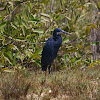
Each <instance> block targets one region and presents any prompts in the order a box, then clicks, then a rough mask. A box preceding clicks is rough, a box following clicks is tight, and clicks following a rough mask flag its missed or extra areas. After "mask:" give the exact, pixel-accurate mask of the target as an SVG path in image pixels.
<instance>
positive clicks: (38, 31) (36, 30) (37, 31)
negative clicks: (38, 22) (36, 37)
mask: <svg viewBox="0 0 100 100" xmlns="http://www.w3.org/2000/svg"><path fill="white" fill-rule="evenodd" d="M33 32H36V33H44V31H43V30H40V29H35V30H33Z"/></svg>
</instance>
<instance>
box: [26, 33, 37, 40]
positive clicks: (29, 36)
mask: <svg viewBox="0 0 100 100" xmlns="http://www.w3.org/2000/svg"><path fill="white" fill-rule="evenodd" d="M35 35H36V34H30V35H27V36H26V39H29V38H31V37H33V36H35Z"/></svg>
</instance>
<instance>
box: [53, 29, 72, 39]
mask: <svg viewBox="0 0 100 100" xmlns="http://www.w3.org/2000/svg"><path fill="white" fill-rule="evenodd" d="M59 33H61V34H62V33H65V34H69V35H71V34H70V33H68V32H65V31H64V30H62V29H60V28H55V29H54V31H53V37H56V36H57V35H58V34H59Z"/></svg>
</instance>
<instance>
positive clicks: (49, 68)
mask: <svg viewBox="0 0 100 100" xmlns="http://www.w3.org/2000/svg"><path fill="white" fill-rule="evenodd" d="M48 70H49V74H50V71H51V64H50V65H49V67H48Z"/></svg>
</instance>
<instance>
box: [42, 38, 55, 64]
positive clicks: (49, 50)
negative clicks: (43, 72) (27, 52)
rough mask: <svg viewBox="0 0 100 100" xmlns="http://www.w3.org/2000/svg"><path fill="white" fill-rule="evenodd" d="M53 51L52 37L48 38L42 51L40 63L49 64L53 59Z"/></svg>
mask: <svg viewBox="0 0 100 100" xmlns="http://www.w3.org/2000/svg"><path fill="white" fill-rule="evenodd" d="M53 52H54V40H53V38H49V39H48V40H47V41H46V43H45V45H44V47H43V51H42V58H41V64H42V65H43V64H50V63H51V62H52V60H53V54H54V53H53Z"/></svg>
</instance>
